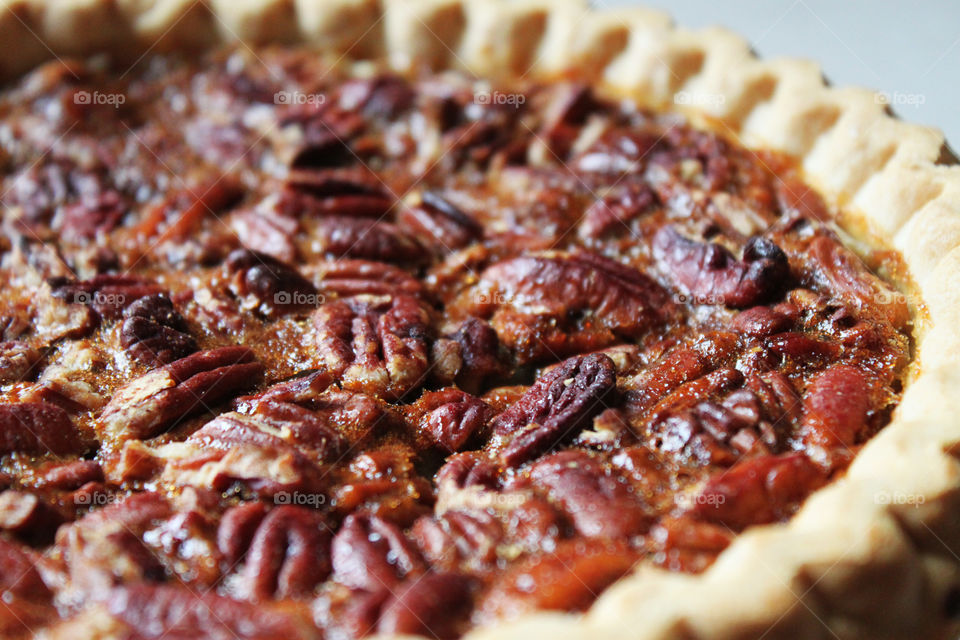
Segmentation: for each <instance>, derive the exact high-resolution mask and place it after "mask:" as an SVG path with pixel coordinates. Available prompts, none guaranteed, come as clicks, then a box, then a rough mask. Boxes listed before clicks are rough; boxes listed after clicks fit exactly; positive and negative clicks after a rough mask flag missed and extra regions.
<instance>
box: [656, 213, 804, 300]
mask: <svg viewBox="0 0 960 640" xmlns="http://www.w3.org/2000/svg"><path fill="white" fill-rule="evenodd" d="M653 250H654V255H655V256H656V258H657V260H658V261H659V262H660V264H661V266H662V268H663V270H664V272H665V273H666V274H667V276H668V277H670V279H671V280H672V281H673V283H674V284H675V285H676V286H677V288H678V289H680V291H681V293H683V294H685V295H687V296H690V298H691V302H693V303H694V304H725V305H727V306H730V307H740V308H742V307H749V306H752V305H755V304H757V303H758V302H763V301H765V300H768V299H770V298H772V297H774V296H776V295H777V294H778V293H780V292H781V291H783V290H784V288H785V287H786V285H787V284H788V281H789V278H790V266H789V264H788V262H787V256H786V254H785V253H784V252H783V251H782V250H781V249H780V247H778V246H777V245H776V244H774V243H773V242H772V241H770V240H767V239H766V238H761V237H759V236H757V237H754V238H751V239H750V241H749V242H747V245H746V247H744V250H743V259H742V260H737V259H736V258H734V257H733V254H731V253H730V252H729V251H728V250H727V249H725V248H724V247H722V246H721V245H719V244H716V243H704V242H697V241H695V240H690V239H689V238H686V237H684V236H682V235H680V233H679V232H677V230H676V229H674V228H673V227H672V226H667V227H664V228H663V229H661V230H660V231H658V232H657V235H656V236H655V237H654V239H653Z"/></svg>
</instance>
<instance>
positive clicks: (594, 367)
mask: <svg viewBox="0 0 960 640" xmlns="http://www.w3.org/2000/svg"><path fill="white" fill-rule="evenodd" d="M615 386H616V368H615V367H614V365H613V361H612V360H610V358H608V357H607V356H605V355H602V354H591V355H588V356H576V357H573V358H570V359H568V360H565V361H564V362H563V363H562V364H561V365H560V366H558V367H556V368H555V369H553V370H552V371H550V372H549V373H547V374H544V375H543V376H541V377H540V379H539V380H537V382H536V383H535V384H534V385H533V386H532V387H530V390H529V391H527V392H526V393H525V394H524V395H523V397H522V398H520V400H518V401H517V402H516V403H515V404H514V405H513V406H512V407H510V408H509V409H507V410H506V411H504V412H503V413H501V414H500V415H499V416H497V418H495V419H494V421H493V423H491V427H492V430H493V432H494V434H496V435H497V436H500V437H501V438H503V439H505V440H506V444H505V446H504V448H503V451H502V453H501V454H500V456H501V459H502V460H503V462H504V463H505V464H507V465H508V466H516V465H518V464H521V463H523V462H525V461H527V460H530V459H531V458H534V457H536V456H538V455H540V454H541V453H543V452H544V451H546V450H548V449H549V448H550V447H552V446H554V445H556V444H559V443H560V442H562V441H564V440H566V439H569V438H573V437H574V436H576V435H577V433H578V432H579V431H580V430H581V429H583V428H585V427H586V426H588V425H589V424H590V421H591V420H592V419H593V417H594V416H595V415H597V414H599V413H600V412H601V411H603V410H604V409H605V408H606V405H605V404H604V402H605V401H606V400H608V399H609V396H610V394H611V393H613V392H615Z"/></svg>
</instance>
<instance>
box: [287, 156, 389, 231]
mask: <svg viewBox="0 0 960 640" xmlns="http://www.w3.org/2000/svg"><path fill="white" fill-rule="evenodd" d="M384 189H385V187H384V183H383V182H382V181H381V180H380V178H379V177H378V176H377V175H376V174H375V173H373V172H372V171H369V170H367V169H364V168H362V167H352V168H348V169H334V168H324V169H306V170H304V169H294V170H292V171H291V172H290V174H289V176H288V177H287V186H286V188H285V189H284V190H283V191H282V192H281V194H280V202H279V203H278V204H277V209H278V211H279V212H280V213H282V214H284V215H288V216H293V217H307V218H319V217H324V216H330V215H338V216H347V217H359V218H370V219H377V218H381V217H383V216H384V215H386V214H387V213H388V212H389V211H390V209H391V208H393V202H394V199H393V198H392V197H390V195H389V194H388V193H387V192H386V191H385V190H384Z"/></svg>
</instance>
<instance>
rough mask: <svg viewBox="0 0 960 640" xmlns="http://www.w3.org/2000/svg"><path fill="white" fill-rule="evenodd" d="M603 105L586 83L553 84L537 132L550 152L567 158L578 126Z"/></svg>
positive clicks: (577, 133)
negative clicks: (541, 122)
mask: <svg viewBox="0 0 960 640" xmlns="http://www.w3.org/2000/svg"><path fill="white" fill-rule="evenodd" d="M602 107H603V105H602V104H601V103H600V102H599V101H598V100H597V98H596V96H595V95H594V93H593V90H592V89H591V88H590V86H589V85H584V84H573V83H558V84H557V85H556V86H554V87H552V88H551V90H550V95H549V102H548V103H547V104H546V106H545V107H544V108H543V124H542V125H541V126H540V132H539V137H540V139H542V140H544V141H545V142H546V144H547V146H548V147H549V150H550V153H551V155H553V156H555V157H556V158H558V159H561V160H563V159H566V158H567V157H568V155H569V153H570V147H571V146H572V145H573V143H574V142H575V141H576V139H577V137H578V135H579V134H580V128H581V127H582V126H583V125H584V124H586V121H587V118H588V117H589V116H590V115H591V114H592V113H595V112H596V111H598V110H600V109H601V108H602Z"/></svg>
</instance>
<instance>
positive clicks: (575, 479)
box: [530, 451, 653, 540]
mask: <svg viewBox="0 0 960 640" xmlns="http://www.w3.org/2000/svg"><path fill="white" fill-rule="evenodd" d="M530 479H531V480H532V481H533V482H534V483H535V486H538V487H543V488H545V489H546V491H547V496H548V497H549V498H550V499H551V500H552V501H554V502H555V503H556V504H558V505H560V507H561V508H562V509H563V511H564V512H565V513H566V514H567V515H568V516H569V517H570V520H571V521H572V522H573V526H574V527H575V528H576V530H577V532H578V533H579V534H580V535H582V536H584V537H586V538H609V539H610V540H623V539H628V538H630V537H631V536H637V535H641V534H643V533H645V532H646V531H647V529H648V528H649V527H650V525H651V524H652V522H653V518H652V513H651V512H650V511H649V510H648V509H647V506H646V505H645V504H644V503H643V502H642V500H641V499H640V498H639V497H638V496H637V495H635V494H634V493H633V492H632V491H631V489H630V488H629V486H628V485H627V484H625V483H624V482H623V480H622V479H620V478H619V477H618V476H617V475H616V474H615V473H613V472H612V471H610V470H608V469H606V468H604V465H603V464H602V463H601V461H600V460H597V459H595V458H594V457H592V456H591V455H590V454H588V453H586V452H583V451H562V452H560V453H555V454H553V455H550V456H546V457H544V458H543V459H541V460H538V461H537V462H536V463H535V464H534V465H533V467H531V469H530Z"/></svg>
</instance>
